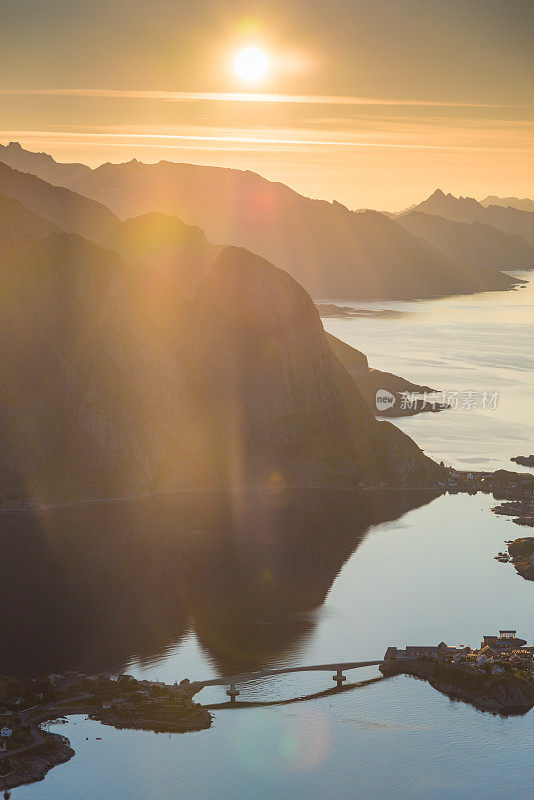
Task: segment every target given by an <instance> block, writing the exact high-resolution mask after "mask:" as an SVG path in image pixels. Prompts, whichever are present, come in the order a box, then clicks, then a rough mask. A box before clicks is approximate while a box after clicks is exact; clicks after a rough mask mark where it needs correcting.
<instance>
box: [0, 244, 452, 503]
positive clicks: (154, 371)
mask: <svg viewBox="0 0 534 800" xmlns="http://www.w3.org/2000/svg"><path fill="white" fill-rule="evenodd" d="M0 345H1V346H0V370H1V374H2V387H1V391H0V420H1V422H0V486H1V488H2V492H3V494H4V499H6V496H7V497H8V498H20V497H23V498H25V499H27V500H33V501H36V502H40V503H51V502H56V501H61V500H68V499H77V498H80V497H98V496H118V495H124V494H132V493H143V492H147V491H151V490H154V489H184V488H191V487H197V488H202V487H208V486H211V487H213V486H218V487H225V486H236V487H243V486H250V485H262V486H263V485H268V484H269V483H272V482H275V483H277V484H279V483H282V484H286V485H287V484H290V485H316V484H317V483H321V484H322V483H327V484H330V483H337V482H344V483H346V482H358V481H365V482H367V483H377V482H385V483H393V484H396V485H403V484H406V485H412V484H425V483H429V482H435V481H436V480H437V479H438V477H439V475H440V474H441V472H440V469H439V467H438V466H437V465H436V464H434V463H433V462H432V461H430V459H428V458H426V456H424V455H423V453H422V452H421V451H420V450H419V448H418V447H417V446H416V445H415V444H414V443H413V442H412V441H411V440H410V439H409V438H408V437H407V436H405V435H404V434H403V433H401V432H400V431H399V430H398V429H396V428H394V427H393V426H391V425H389V423H378V422H377V421H376V420H375V419H374V417H373V416H372V414H371V412H370V410H369V408H368V406H367V404H366V403H365V401H364V399H363V398H362V396H361V395H360V393H359V391H358V389H357V387H356V385H355V383H354V381H353V380H352V379H351V377H350V376H349V375H348V373H347V372H346V371H345V370H344V368H343V367H342V365H341V364H340V362H339V361H338V360H337V359H336V358H335V356H334V355H333V353H332V351H331V349H330V347H329V345H328V342H327V340H326V337H325V335H324V331H323V328H322V325H321V321H320V318H319V315H318V312H317V310H316V308H315V306H314V305H313V302H312V300H311V299H310V297H309V296H308V295H307V293H306V292H305V291H304V290H303V289H302V287H300V286H299V285H298V284H297V283H296V282H295V281H294V280H293V279H292V278H290V276H289V275H287V273H285V272H283V271H282V270H279V269H276V268H275V267H273V266H272V265H271V264H269V263H268V262H266V261H264V260H263V259H260V258H258V257H256V256H253V255H252V254H250V253H248V252H247V251H245V250H240V249H236V248H226V249H225V250H223V251H222V253H221V254H220V255H219V257H218V258H217V260H216V261H215V263H214V265H213V267H212V269H211V270H210V271H209V272H208V274H207V275H206V276H205V278H204V281H203V283H202V285H201V287H200V289H199V291H198V292H197V294H196V295H195V297H194V299H193V300H187V299H186V298H185V297H183V296H182V295H181V293H180V292H179V291H178V290H177V288H176V286H175V285H174V284H172V283H170V282H168V281H167V280H166V279H165V278H164V277H162V276H161V275H160V274H159V273H157V272H155V271H154V270H150V269H147V268H145V267H133V266H127V265H126V264H125V263H124V262H123V261H122V260H121V258H120V257H119V256H118V255H117V254H116V253H114V252H113V251H111V250H109V249H105V248H102V247H98V246H96V245H93V244H91V243H89V242H88V241H86V240H84V239H83V238H81V237H79V236H77V235H75V234H70V233H55V232H54V233H51V234H50V235H49V236H48V237H47V238H41V239H37V238H36V237H33V236H31V235H29V234H27V235H26V236H25V239H24V242H22V241H21V239H20V237H19V238H18V239H17V240H16V241H12V242H11V243H7V244H6V246H5V247H3V249H2V251H1V253H0Z"/></svg>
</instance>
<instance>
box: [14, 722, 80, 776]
mask: <svg viewBox="0 0 534 800" xmlns="http://www.w3.org/2000/svg"><path fill="white" fill-rule="evenodd" d="M41 736H42V738H43V742H42V743H41V744H40V745H37V746H36V747H34V748H33V749H32V750H31V751H30V752H26V753H20V754H17V755H14V756H7V757H5V758H4V759H2V760H1V761H0V791H6V790H8V789H14V788H15V787H17V786H22V785H23V784H25V783H35V782H36V781H42V780H44V778H45V777H46V774H47V772H49V770H51V769H52V768H53V767H56V766H58V764H64V763H65V762H66V761H69V760H70V759H71V758H72V757H73V756H74V755H75V753H74V750H73V749H72V747H71V746H70V743H69V741H68V739H66V738H65V737H64V736H60V735H59V734H57V733H45V732H41Z"/></svg>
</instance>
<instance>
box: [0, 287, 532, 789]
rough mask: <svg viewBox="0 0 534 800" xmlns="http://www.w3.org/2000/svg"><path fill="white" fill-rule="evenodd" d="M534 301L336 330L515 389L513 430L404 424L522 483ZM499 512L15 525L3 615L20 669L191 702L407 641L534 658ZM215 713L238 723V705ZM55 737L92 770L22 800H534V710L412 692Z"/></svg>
mask: <svg viewBox="0 0 534 800" xmlns="http://www.w3.org/2000/svg"><path fill="white" fill-rule="evenodd" d="M533 286H534V284H531V285H530V286H529V287H528V288H527V289H524V290H520V291H518V292H510V293H502V294H488V295H480V296H476V297H468V298H455V299H452V300H442V301H432V302H422V303H377V304H370V303H367V304H365V305H364V306H362V307H365V308H372V307H373V306H374V307H376V308H380V309H383V308H389V309H393V310H396V311H401V312H406V313H403V314H402V315H399V316H390V317H387V318H385V317H383V318H381V317H367V318H363V317H357V318H354V319H352V318H351V319H347V318H343V319H328V320H327V321H325V327H327V329H328V330H330V331H331V332H332V333H334V334H335V335H337V336H339V337H340V338H343V339H345V340H346V341H348V342H350V343H351V344H354V345H355V346H357V347H358V348H360V349H361V350H363V351H364V352H366V353H367V354H368V356H369V360H370V363H371V365H372V366H374V367H377V368H380V369H384V370H387V371H393V372H397V373H398V374H401V375H404V376H405V377H408V378H410V379H412V380H414V381H418V382H421V383H426V384H429V385H431V386H433V387H435V388H438V389H446V390H447V391H449V392H452V391H458V392H463V391H467V390H470V391H473V392H483V391H488V392H489V391H497V390H498V391H499V392H500V401H499V404H498V406H497V409H496V410H495V411H491V412H488V411H482V410H462V409H458V410H457V411H448V412H445V413H442V414H435V415H434V414H423V415H419V416H418V417H414V418H411V419H409V420H401V421H400V423H399V424H400V426H401V427H402V428H403V429H404V430H406V431H407V432H408V433H409V434H410V435H411V436H413V438H414V439H415V440H416V441H417V442H418V443H419V444H420V445H421V446H422V447H423V448H424V449H425V450H426V451H427V452H428V453H429V454H431V455H432V456H434V457H438V458H444V459H445V460H446V461H448V462H451V463H453V464H457V465H458V466H464V467H468V468H470V467H473V468H475V467H481V468H491V469H493V468H496V467H500V466H511V465H510V463H509V460H508V459H509V458H510V456H512V455H518V454H525V453H530V452H532V450H533V449H534V448H533V447H532V444H533V442H534V436H533V430H532V428H533V425H534V422H533V419H532V414H531V408H529V406H530V407H531V402H532V401H531V398H532V385H531V381H532V374H533V366H534V364H533V353H532V341H533V339H532V320H533V318H534V314H533V306H534V291H533V288H532V287H533ZM529 412H530V413H529ZM492 505H494V501H493V500H492V498H491V497H487V496H485V495H481V494H478V495H476V496H467V495H457V496H451V495H445V496H441V497H435V495H433V494H432V493H428V492H408V493H403V494H398V493H395V492H391V491H388V490H383V491H377V492H370V493H363V494H362V493H358V492H353V491H342V490H335V491H321V492H305V491H303V492H290V493H288V494H283V495H280V494H269V493H263V492H257V493H253V492H251V493H244V494H243V495H239V496H237V497H229V496H227V495H218V494H215V493H214V494H212V495H208V496H206V497H201V496H198V495H197V496H184V497H166V498H161V499H159V500H150V501H135V502H130V503H124V504H115V505H114V506H109V505H108V506H92V507H90V506H85V507H81V508H79V509H76V510H73V509H66V510H63V511H55V512H48V513H47V514H44V515H42V517H41V518H40V519H39V520H37V519H33V520H31V519H30V518H25V521H22V518H21V517H17V516H16V515H2V520H1V523H0V535H1V539H0V541H1V552H0V555H1V556H2V558H1V560H0V602H2V607H3V608H4V609H6V608H9V609H10V610H11V609H13V613H12V614H11V613H10V614H8V615H5V614H4V615H3V618H2V644H3V647H2V651H1V652H0V672H10V671H11V672H14V671H18V672H24V673H27V674H31V672H42V671H52V670H54V671H55V670H61V669H69V668H71V669H72V668H79V669H82V670H84V671H97V670H111V671H116V672H120V671H126V672H130V673H132V674H134V675H136V676H138V677H142V678H145V677H146V678H153V679H160V680H166V681H171V682H172V681H174V680H175V679H181V678H182V677H184V676H189V677H190V678H207V677H211V676H215V675H217V674H228V673H229V672H231V671H237V670H245V669H254V668H258V667H259V666H262V665H273V666H275V665H280V666H282V665H286V664H287V665H291V664H313V663H324V662H332V661H340V660H358V659H360V658H361V659H376V658H381V657H382V655H383V653H384V651H385V649H386V647H387V646H388V645H390V644H396V645H399V646H403V645H405V644H407V643H408V644H425V643H437V642H439V641H441V640H442V639H443V640H445V641H446V642H449V643H453V644H460V643H465V644H469V645H472V646H475V645H477V644H478V643H479V641H480V638H481V636H482V634H486V633H494V632H496V631H497V630H498V629H499V628H517V630H518V631H519V633H520V635H522V636H523V637H524V638H526V639H528V640H529V642H530V643H532V642H534V616H533V614H532V608H533V603H532V599H533V591H534V586H533V584H532V583H529V582H527V581H524V580H523V579H522V578H520V577H519V576H518V575H516V573H515V571H514V570H513V568H512V567H511V566H509V565H505V564H499V563H498V562H496V561H495V560H494V559H493V556H494V555H495V554H496V553H497V551H498V550H501V549H503V547H504V541H505V540H506V539H509V538H513V537H514V535H515V536H517V535H519V532H520V529H519V528H518V527H517V526H515V525H514V524H513V522H511V520H509V519H508V518H506V517H499V516H496V515H493V514H492V513H491V507H492ZM21 576H23V579H22V580H21ZM21 631H22V634H21ZM377 674H378V673H377V671H376V670H375V669H366V670H359V671H355V672H353V673H349V675H350V677H351V679H354V680H355V681H356V680H364V679H366V678H371V677H374V676H376V675H377ZM331 684H332V678H331V675H330V674H328V673H309V674H301V675H293V676H281V677H277V678H276V679H269V680H263V681H258V682H255V683H251V684H249V685H248V686H243V687H241V690H242V695H241V696H242V697H243V698H251V699H252V698H253V699H261V700H263V701H269V700H280V699H286V698H292V697H296V696H299V695H302V694H307V693H311V692H315V691H320V690H321V689H323V688H328V687H329V686H330V685H331ZM199 699H200V700H201V701H205V702H218V701H220V700H223V699H225V696H224V689H222V688H212V689H206V690H204V691H203V692H202V693H201V694H200V695H199ZM52 729H55V728H54V726H52ZM57 730H58V731H60V732H61V733H63V734H65V735H67V736H68V737H69V739H70V740H71V742H72V745H73V747H74V749H75V750H76V756H75V757H74V758H73V759H72V760H71V761H70V762H68V763H67V764H64V765H62V766H59V767H56V768H55V769H53V770H52V771H51V772H50V773H49V774H48V777H47V778H46V780H45V781H44V782H42V783H39V784H34V785H32V786H27V787H20V788H19V789H16V790H15V791H14V792H13V794H12V796H13V798H16V800H25V798H28V800H111V798H113V800H140V799H141V798H145V797H151V798H155V799H156V800H171V799H172V800H174V798H181V797H187V798H193V799H195V800H196V799H197V798H198V800H208V798H209V799H210V800H211V798H223V800H226V798H228V800H237V799H238V798H239V799H241V798H243V800H252V799H253V798H254V799H256V798H257V799H258V800H263V798H265V800H270V799H271V798H276V800H286V799H287V800H295V799H296V800H300V798H302V800H311V799H312V798H313V799H315V798H317V800H327V799H328V798H334V799H335V800H338V799H339V800H341V798H343V799H344V798H347V797H348V798H362V800H363V799H365V800H382V798H384V799H385V798H391V797H392V796H395V797H397V798H399V800H441V798H447V800H450V798H453V799H454V800H461V799H462V798H476V799H478V798H481V799H482V798H484V800H508V798H516V799H517V800H532V798H534V772H533V770H532V752H533V748H534V711H533V712H531V713H530V714H527V715H526V716H523V717H517V718H510V719H501V718H499V717H493V716H490V715H487V714H482V713H481V712H478V711H476V710H475V709H473V708H470V707H469V706H467V705H465V704H461V703H453V702H451V701H449V700H448V699H447V698H446V697H443V696H442V695H440V694H439V693H438V692H436V691H435V690H433V689H432V688H431V687H429V686H428V685H427V684H425V683H422V682H420V681H416V680H414V679H410V678H408V677H396V678H394V679H389V680H383V681H380V682H377V683H373V684H371V685H367V686H363V687H360V688H354V689H353V690H351V691H347V692H344V693H342V694H340V695H337V696H334V697H327V698H322V699H319V700H312V701H308V702H302V703H294V704H290V705H281V706H276V707H263V708H250V709H236V710H219V711H216V712H215V719H214V724H213V727H212V728H211V729H210V730H208V731H202V732H199V733H191V734H183V735H176V734H175V735H163V734H159V735H156V734H153V733H145V732H137V731H122V732H121V731H115V730H114V729H112V728H108V727H105V726H101V725H99V724H98V723H95V722H90V721H87V720H85V719H84V718H83V717H73V718H70V722H69V723H68V725H62V726H58V727H57ZM97 737H101V739H97Z"/></svg>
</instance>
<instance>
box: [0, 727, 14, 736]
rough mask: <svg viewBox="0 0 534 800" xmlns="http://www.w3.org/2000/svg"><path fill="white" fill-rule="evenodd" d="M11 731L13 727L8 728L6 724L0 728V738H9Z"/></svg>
mask: <svg viewBox="0 0 534 800" xmlns="http://www.w3.org/2000/svg"><path fill="white" fill-rule="evenodd" d="M12 733H13V728H8V727H7V726H4V727H3V728H0V736H2V738H4V739H9V737H10V736H11V734H12Z"/></svg>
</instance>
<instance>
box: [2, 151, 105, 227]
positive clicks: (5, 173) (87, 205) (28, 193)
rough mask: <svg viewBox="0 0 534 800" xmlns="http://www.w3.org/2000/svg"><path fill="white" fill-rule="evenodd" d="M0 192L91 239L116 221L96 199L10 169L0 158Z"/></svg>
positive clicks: (50, 220)
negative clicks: (90, 198)
mask: <svg viewBox="0 0 534 800" xmlns="http://www.w3.org/2000/svg"><path fill="white" fill-rule="evenodd" d="M0 195H4V196H7V197H11V198H13V199H14V200H18V201H19V203H22V204H23V205H24V206H25V207H26V208H27V209H29V210H30V211H33V212H34V213H35V214H38V215H39V216H41V217H43V218H44V219H46V220H48V221H49V222H52V223H53V224H54V225H57V226H58V227H60V228H62V229H63V230H66V231H69V232H72V233H79V234H80V235H81V236H84V237H86V238H87V239H91V240H94V241H99V240H101V239H102V238H104V237H105V236H106V235H107V234H108V233H109V231H110V230H111V229H112V228H113V227H114V226H115V225H116V224H117V223H118V221H119V220H118V219H117V217H116V216H115V215H114V214H112V212H111V211H110V210H109V209H108V208H106V207H105V206H103V205H101V204H100V203H95V202H94V200H89V199H88V198H87V197H82V195H80V194H77V193H76V192H73V191H70V190H69V189H64V188H61V187H57V186H52V185H51V184H49V183H46V181H43V180H41V179H40V178H37V177H36V176H35V175H30V174H28V173H25V172H19V171H17V170H15V169H11V167H8V166H7V164H4V163H2V162H1V161H0Z"/></svg>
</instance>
